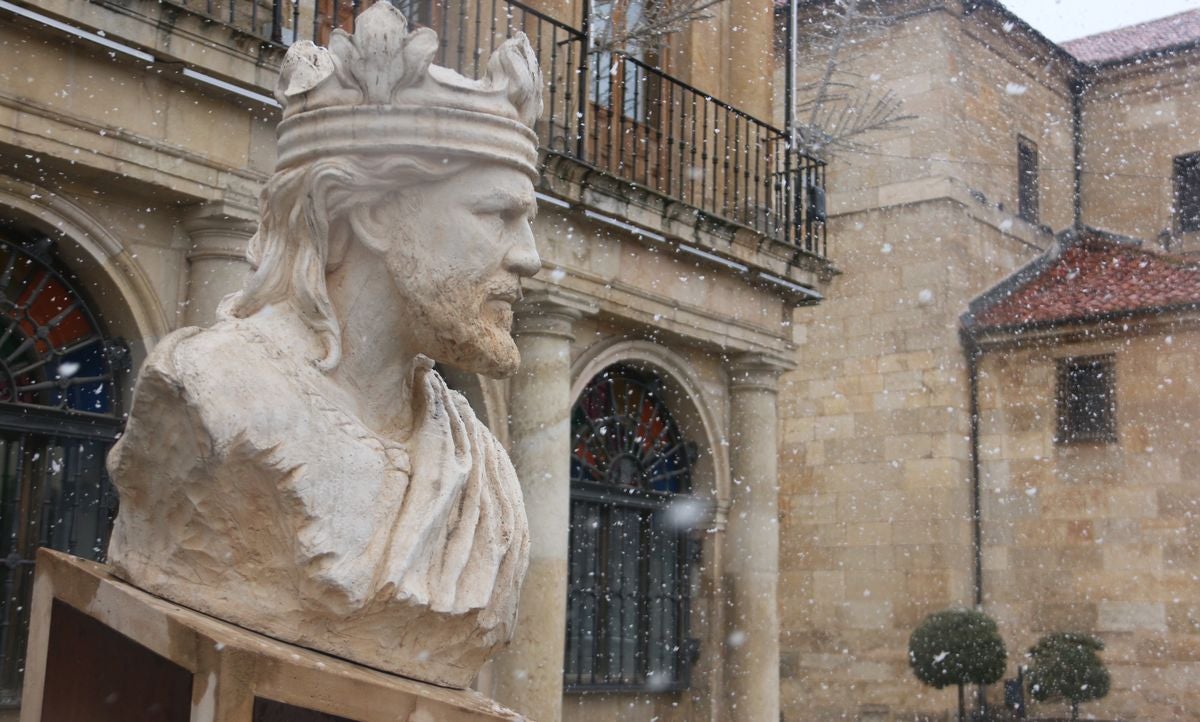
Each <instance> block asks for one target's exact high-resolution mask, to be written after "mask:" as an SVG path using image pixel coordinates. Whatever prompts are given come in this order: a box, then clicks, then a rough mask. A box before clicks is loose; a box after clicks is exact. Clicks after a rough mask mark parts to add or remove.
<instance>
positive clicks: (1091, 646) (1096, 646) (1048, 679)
mask: <svg viewBox="0 0 1200 722" xmlns="http://www.w3.org/2000/svg"><path fill="white" fill-rule="evenodd" d="M1103 650H1104V642H1101V641H1100V640H1099V639H1097V638H1096V637H1093V636H1091V635H1090V634H1072V633H1069V632H1063V633H1059V634H1048V635H1046V636H1045V637H1042V638H1041V639H1039V640H1038V643H1037V644H1035V645H1034V646H1033V648H1032V649H1030V650H1029V656H1030V657H1031V659H1032V661H1031V663H1030V665H1029V671H1028V679H1029V691H1030V694H1032V695H1033V698H1034V699H1036V700H1037V701H1039V702H1045V701H1048V700H1058V699H1061V700H1065V701H1066V702H1068V703H1069V704H1070V705H1071V719H1073V720H1074V719H1079V705H1080V703H1082V702H1087V701H1088V700H1093V699H1100V698H1101V697H1103V696H1104V695H1106V694H1108V689H1109V684H1110V678H1109V676H1108V669H1107V668H1106V667H1105V666H1104V662H1103V661H1101V659H1100V655H1099V652H1101V651H1103Z"/></svg>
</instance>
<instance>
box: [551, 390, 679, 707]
mask: <svg viewBox="0 0 1200 722" xmlns="http://www.w3.org/2000/svg"><path fill="white" fill-rule="evenodd" d="M664 396H665V394H664V391H663V388H662V385H661V383H660V382H659V380H658V378H657V377H655V376H654V375H653V374H651V373H648V372H645V371H642V370H639V369H635V368H631V367H626V366H615V367H610V368H609V369H607V370H605V371H604V372H603V373H601V374H599V375H598V376H596V378H595V379H593V380H592V382H591V383H590V384H589V385H588V387H587V389H586V390H585V391H584V392H583V394H582V396H581V397H580V399H579V401H578V402H577V403H576V404H575V407H574V409H573V410H572V416H571V430H572V456H571V543H570V549H571V551H570V558H569V568H568V574H569V577H568V598H567V644H566V660H565V664H564V670H565V683H566V686H567V688H568V689H575V690H587V689H610V690H611V689H628V690H637V691H644V690H650V691H668V690H673V689H681V688H684V687H686V686H687V684H688V668H689V665H690V663H691V657H692V656H693V650H694V648H695V644H694V642H693V641H692V640H690V639H689V637H688V623H689V618H688V617H689V611H690V609H689V602H690V598H691V593H690V592H691V584H692V578H691V577H692V571H693V568H694V561H695V554H696V552H697V551H698V549H699V544H698V543H697V542H696V541H695V540H694V536H695V528H694V527H695V526H696V524H697V522H698V519H699V517H700V516H702V515H700V514H697V513H695V510H696V504H697V502H696V501H695V499H694V498H693V497H692V496H691V483H692V478H691V472H692V465H693V463H694V462H695V460H696V446H695V445H694V444H692V443H690V442H688V441H687V440H685V439H684V437H683V435H682V434H681V433H680V431H679V427H678V425H677V424H676V423H675V420H674V419H673V418H672V416H671V414H670V411H669V410H668V408H667V404H666V400H665V398H664Z"/></svg>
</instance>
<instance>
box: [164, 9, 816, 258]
mask: <svg viewBox="0 0 1200 722" xmlns="http://www.w3.org/2000/svg"><path fill="white" fill-rule="evenodd" d="M171 1H172V2H173V4H176V5H179V6H183V7H185V8H187V9H189V10H191V11H193V12H197V13H200V14H202V15H206V16H208V17H210V18H212V19H214V20H217V21H219V22H221V23H224V24H228V25H231V26H233V27H235V28H236V29H238V30H241V31H243V32H246V33H249V34H252V35H255V36H257V37H258V38H260V39H261V40H263V41H265V42H268V43H272V44H276V45H288V44H290V43H292V42H295V41H297V40H313V41H315V42H317V43H319V44H324V43H326V42H327V40H328V37H329V33H330V32H331V31H332V29H333V28H335V27H340V28H342V29H345V30H347V31H349V30H351V29H352V27H353V22H354V17H355V16H356V15H357V14H358V13H360V12H361V11H362V10H364V9H365V8H366V7H369V6H370V4H371V3H372V2H373V1H374V0H171ZM392 2H393V4H394V5H396V6H397V7H398V8H399V9H400V10H402V11H403V12H404V13H405V15H407V16H408V18H409V21H410V22H411V23H413V24H415V25H423V26H426V27H430V28H432V29H433V30H435V31H437V32H438V35H439V37H440V38H441V41H442V43H441V47H440V49H439V55H438V58H437V61H436V62H438V63H439V64H441V65H445V66H448V67H451V68H454V69H456V70H458V71H459V72H462V73H464V74H467V75H471V76H477V75H478V73H479V72H480V70H481V68H482V66H483V65H484V64H485V63H486V61H487V58H488V57H489V56H490V54H491V52H492V50H493V49H495V48H496V47H497V46H498V45H499V44H500V43H502V42H503V41H504V39H505V38H507V37H508V36H510V35H511V34H513V33H515V32H518V31H521V32H524V33H525V34H526V35H528V36H529V39H530V42H531V43H532V44H533V47H534V49H535V51H536V53H537V55H538V59H539V61H540V63H541V66H542V71H543V73H544V74H545V76H546V82H547V87H546V91H545V92H546V95H545V99H546V110H545V112H544V114H543V117H542V119H541V120H540V121H539V127H538V128H537V129H536V130H537V132H538V136H539V138H540V141H541V145H542V149H543V152H544V154H546V156H548V157H550V156H559V157H562V158H565V159H569V160H571V161H574V162H576V163H580V164H583V165H584V166H587V167H589V168H591V169H594V170H598V171H601V172H603V173H606V174H608V175H611V176H612V177H614V178H617V179H620V180H622V181H625V182H629V183H632V184H634V185H636V186H639V187H641V188H642V189H645V190H648V191H650V192H652V193H656V194H659V195H661V196H663V197H665V198H667V199H670V200H673V201H677V202H682V203H683V204H686V205H687V206H690V207H691V208H693V209H695V210H696V211H699V213H700V214H703V215H707V216H711V217H715V218H719V219H722V220H724V221H727V222H730V223H733V224H735V225H738V226H742V227H746V228H749V229H751V230H753V231H755V232H756V233H758V234H760V235H762V236H765V237H767V238H771V239H774V240H776V241H778V242H781V243H783V244H786V245H787V246H789V247H791V248H792V249H794V250H795V251H797V252H799V253H801V254H806V255H809V256H812V257H819V258H825V257H826V256H827V243H826V235H825V223H824V187H825V167H824V164H823V163H821V162H819V161H817V160H814V159H812V158H810V157H807V156H805V155H803V154H800V153H798V152H795V151H793V150H791V149H790V148H789V144H788V142H787V137H786V134H785V133H784V131H782V130H780V129H778V128H775V127H773V126H771V125H770V124H768V123H765V122H763V121H762V120H760V119H758V118H755V117H753V116H751V115H749V114H747V113H745V112H744V111H741V110H739V109H738V108H736V107H733V106H731V105H729V104H727V103H724V102H721V101H720V100H717V99H716V98H713V97H712V96H711V95H708V94H706V93H704V92H703V91H701V90H699V89H697V88H694V87H692V86H690V85H688V84H687V83H684V82H682V81H681V80H679V79H678V78H675V77H672V76H671V75H668V74H666V73H664V72H662V71H661V70H659V69H657V68H655V67H652V66H651V65H648V64H646V63H644V62H641V61H640V60H638V59H637V58H634V57H631V56H627V55H624V54H621V53H609V52H590V50H589V43H588V34H587V31H586V27H587V19H586V18H583V19H581V21H580V23H579V26H578V27H577V26H573V25H570V24H568V23H566V22H563V21H561V20H558V19H555V18H553V17H550V16H549V15H547V14H545V13H543V12H540V11H539V10H537V9H535V8H532V7H530V6H528V5H526V4H524V3H522V2H519V1H518V0H392Z"/></svg>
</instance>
